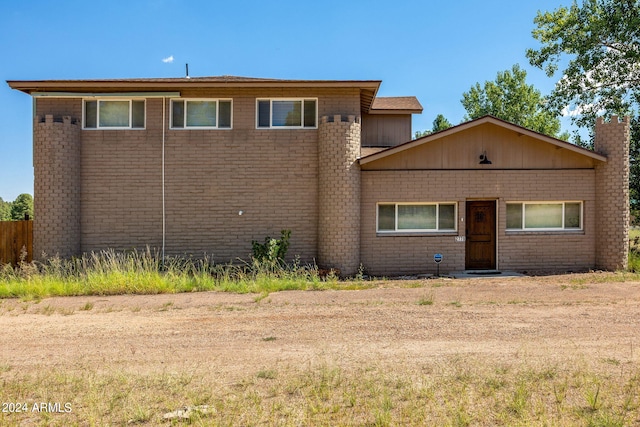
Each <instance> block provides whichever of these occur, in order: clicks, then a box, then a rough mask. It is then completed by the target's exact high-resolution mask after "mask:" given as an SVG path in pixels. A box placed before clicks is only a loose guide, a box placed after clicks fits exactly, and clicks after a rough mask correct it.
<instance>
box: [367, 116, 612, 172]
mask: <svg viewBox="0 0 640 427" xmlns="http://www.w3.org/2000/svg"><path fill="white" fill-rule="evenodd" d="M485 123H491V124H494V125H496V126H500V127H502V128H504V129H508V130H511V131H514V132H516V133H518V134H519V135H527V136H530V137H532V138H535V139H537V140H540V141H543V142H547V143H549V144H552V145H555V146H556V147H559V148H565V149H567V150H569V151H573V152H575V153H578V154H582V155H584V156H587V157H590V158H592V159H595V160H599V161H601V162H606V161H607V158H606V156H603V155H602V154H598V153H596V152H594V151H591V150H587V149H586V148H582V147H578V146H577V145H575V144H571V143H569V142H566V141H562V140H560V139H557V138H553V137H551V136H548V135H545V134H542V133H539V132H535V131H532V130H530V129H527V128H524V127H522V126H518V125H516V124H513V123H510V122H507V121H505V120H502V119H499V118H497V117H494V116H483V117H480V118H478V119H475V120H471V121H468V122H465V123H462V124H459V125H457V126H453V127H450V128H448V129H445V130H442V131H439V132H436V133H432V134H430V135H427V136H423V137H422V138H418V139H414V140H412V141H409V142H405V143H404V144H400V145H396V146H395V147H391V148H388V149H386V150H383V151H380V152H377V153H374V154H371V155H368V156H366V157H362V158H360V164H361V165H364V164H367V163H370V162H373V161H376V160H380V159H383V158H385V157H388V156H391V155H394V154H398V153H401V152H403V151H406V150H410V149H412V148H416V147H419V146H421V145H423V144H428V143H429V142H432V141H435V140H438V139H440V138H444V137H447V136H450V135H453V134H456V133H458V132H462V131H464V130H467V129H471V128H474V127H476V126H480V125H483V124H485Z"/></svg>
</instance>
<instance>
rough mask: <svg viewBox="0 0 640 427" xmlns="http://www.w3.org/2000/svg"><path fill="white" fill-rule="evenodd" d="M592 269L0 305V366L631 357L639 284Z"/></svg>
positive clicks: (637, 348)
mask: <svg viewBox="0 0 640 427" xmlns="http://www.w3.org/2000/svg"><path fill="white" fill-rule="evenodd" d="M599 281H600V279H599V276H598V275H597V274H595V275H594V274H591V275H572V276H547V277H529V278H499V279H495V278H483V279H467V280H437V281H435V280H424V281H395V282H393V281H392V282H385V283H380V286H379V287H375V288H373V289H367V290H358V291H349V290H344V291H287V292H278V293H272V294H270V295H268V296H264V295H255V294H246V295H237V294H229V293H217V292H206V293H188V294H169V295H153V296H130V295H126V296H108V297H97V296H90V297H66V298H47V299H43V300H41V301H27V302H25V301H21V300H2V301H0V325H1V331H2V332H1V334H0V365H1V366H5V367H8V369H9V368H10V369H11V371H12V372H21V373H28V372H31V371H36V370H41V369H43V368H54V369H55V368H61V369H73V367H74V366H82V367H91V368H93V369H98V370H99V369H100V367H101V366H106V365H108V366H110V367H112V368H114V367H115V368H117V369H122V370H125V371H129V370H130V371H135V372H140V373H147V372H149V373H153V372H166V371H167V370H173V369H176V370H181V369H185V368H189V369H191V368H193V369H197V370H201V371H206V370H210V371H211V372H215V375H216V376H218V377H219V378H220V379H221V380H225V381H229V382H231V381H236V380H238V379H239V378H242V377H246V375H248V374H252V373H255V372H256V371H259V370H260V369H265V368H270V369H272V368H275V369H277V368H279V367H286V366H288V367H291V366H304V365H314V364H317V363H325V362H329V363H334V364H338V365H340V366H341V367H342V368H345V369H348V368H349V367H352V366H356V365H362V364H367V363H368V364H371V363H375V364H376V365H377V366H385V365H387V364H389V365H395V366H399V365H401V364H409V365H414V366H418V365H425V364H428V363H431V362H433V361H438V360H444V359H445V358H446V357H449V356H451V355H462V356H465V355H470V356H479V357H480V358H488V359H492V360H496V361H500V360H506V361H513V360H517V359H519V358H526V359H527V360H528V361H529V362H533V363H535V362H536V361H539V362H540V363H543V364H544V363H553V362H554V361H560V360H564V359H569V358H574V357H587V358H589V359H592V360H610V361H616V363H619V364H621V365H622V366H630V365H631V366H633V367H636V368H637V367H638V365H640V283H638V282H624V283H617V282H610V283H598V282H599Z"/></svg>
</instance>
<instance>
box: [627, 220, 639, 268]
mask: <svg viewBox="0 0 640 427" xmlns="http://www.w3.org/2000/svg"><path fill="white" fill-rule="evenodd" d="M628 268H629V271H632V272H634V273H640V230H639V229H636V228H632V229H630V230H629V267H628Z"/></svg>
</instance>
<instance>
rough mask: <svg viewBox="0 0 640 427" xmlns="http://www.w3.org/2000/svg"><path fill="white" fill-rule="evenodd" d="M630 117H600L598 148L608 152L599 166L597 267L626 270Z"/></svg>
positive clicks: (597, 149) (602, 151)
mask: <svg viewBox="0 0 640 427" xmlns="http://www.w3.org/2000/svg"><path fill="white" fill-rule="evenodd" d="M629 141H630V126H629V117H625V118H624V119H623V120H622V121H619V120H618V117H617V116H613V117H611V121H610V122H609V123H605V122H604V120H603V119H602V118H601V117H599V118H598V119H597V120H596V128H595V150H596V151H597V152H598V153H600V154H603V155H605V156H607V161H606V162H604V163H601V164H599V165H597V166H596V267H597V268H601V269H603V270H625V269H626V268H627V267H628V256H629Z"/></svg>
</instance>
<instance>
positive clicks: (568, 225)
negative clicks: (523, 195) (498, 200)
mask: <svg viewBox="0 0 640 427" xmlns="http://www.w3.org/2000/svg"><path fill="white" fill-rule="evenodd" d="M581 229H582V202H522V203H507V230H538V231H544V230H581Z"/></svg>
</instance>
